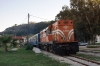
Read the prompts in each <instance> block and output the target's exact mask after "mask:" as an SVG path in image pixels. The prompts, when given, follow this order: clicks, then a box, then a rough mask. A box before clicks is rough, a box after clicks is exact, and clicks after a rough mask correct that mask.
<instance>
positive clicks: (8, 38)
mask: <svg viewBox="0 0 100 66" xmlns="http://www.w3.org/2000/svg"><path fill="white" fill-rule="evenodd" d="M11 39H12V37H11V36H8V35H4V36H1V37H0V41H1V42H2V44H3V46H4V48H5V52H7V51H8V49H7V47H8V46H7V43H10V41H11Z"/></svg>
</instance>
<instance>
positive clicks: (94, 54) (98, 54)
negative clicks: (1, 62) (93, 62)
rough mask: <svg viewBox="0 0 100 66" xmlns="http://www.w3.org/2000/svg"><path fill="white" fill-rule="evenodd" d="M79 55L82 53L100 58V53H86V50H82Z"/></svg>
mask: <svg viewBox="0 0 100 66" xmlns="http://www.w3.org/2000/svg"><path fill="white" fill-rule="evenodd" d="M78 53H80V54H86V55H93V56H98V57H100V52H93V51H84V50H80V51H79V52H78Z"/></svg>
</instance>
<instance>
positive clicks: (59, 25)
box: [28, 19, 79, 55]
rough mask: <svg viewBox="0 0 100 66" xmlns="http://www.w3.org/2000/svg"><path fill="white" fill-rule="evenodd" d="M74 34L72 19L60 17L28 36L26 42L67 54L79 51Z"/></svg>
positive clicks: (43, 48)
mask: <svg viewBox="0 0 100 66" xmlns="http://www.w3.org/2000/svg"><path fill="white" fill-rule="evenodd" d="M74 36H75V34H74V22H73V20H66V19H61V20H58V21H56V22H55V23H53V24H51V25H49V26H48V27H46V28H45V29H43V30H42V31H40V33H38V34H36V35H34V36H32V37H30V38H29V39H28V42H29V44H32V45H33V46H36V47H38V48H40V49H42V50H45V51H48V52H52V53H55V54H58V55H69V54H76V53H77V52H79V45H78V41H76V40H75V37H74Z"/></svg>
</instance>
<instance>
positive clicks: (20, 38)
mask: <svg viewBox="0 0 100 66" xmlns="http://www.w3.org/2000/svg"><path fill="white" fill-rule="evenodd" d="M12 38H13V39H18V40H23V39H24V37H23V36H13V37H12Z"/></svg>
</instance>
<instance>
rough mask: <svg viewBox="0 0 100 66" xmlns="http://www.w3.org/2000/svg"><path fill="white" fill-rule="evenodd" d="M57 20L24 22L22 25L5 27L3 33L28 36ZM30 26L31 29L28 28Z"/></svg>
mask: <svg viewBox="0 0 100 66" xmlns="http://www.w3.org/2000/svg"><path fill="white" fill-rule="evenodd" d="M54 22H55V21H49V22H39V23H34V22H30V24H29V25H28V24H22V25H18V26H16V25H14V26H12V27H8V28H6V29H5V31H4V32H2V34H8V35H16V36H26V35H27V34H28V35H34V34H36V33H39V32H40V31H41V30H43V29H44V28H46V27H47V26H49V25H50V24H52V23H54ZM28 26H29V29H28Z"/></svg>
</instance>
